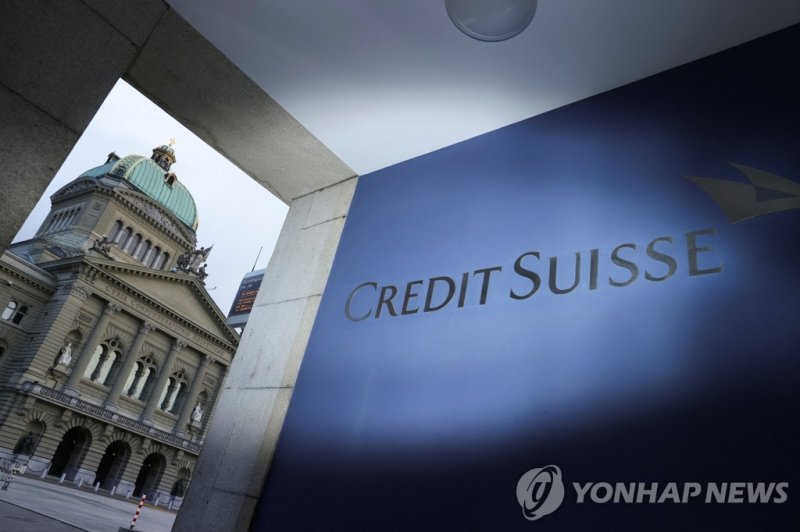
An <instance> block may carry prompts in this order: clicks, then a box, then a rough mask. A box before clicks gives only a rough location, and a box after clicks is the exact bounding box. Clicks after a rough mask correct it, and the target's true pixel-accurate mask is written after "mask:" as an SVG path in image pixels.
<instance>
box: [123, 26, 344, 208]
mask: <svg viewBox="0 0 800 532" xmlns="http://www.w3.org/2000/svg"><path fill="white" fill-rule="evenodd" d="M125 80H126V81H128V82H129V83H131V84H132V85H133V86H135V87H136V88H137V89H139V91H141V92H142V93H143V94H145V95H146V96H147V97H149V98H150V99H151V100H153V101H154V102H156V103H157V104H158V105H159V106H160V107H161V108H162V109H164V110H165V111H167V112H168V113H169V114H170V115H172V116H173V117H174V118H175V119H176V120H178V121H179V122H181V123H182V124H183V125H184V126H186V127H187V128H188V129H190V130H191V131H192V132H193V133H195V134H196V135H197V136H199V137H200V138H201V139H203V140H204V141H205V142H207V143H208V144H209V145H211V146H213V147H214V148H215V149H216V150H217V151H219V152H220V153H221V154H223V155H224V156H226V157H227V158H228V159H229V160H230V161H231V162H233V163H234V164H236V165H237V166H238V167H239V168H241V169H242V171H244V172H245V173H247V174H248V175H249V176H251V177H252V178H253V179H255V180H256V181H258V182H259V183H260V184H261V185H263V186H264V187H265V188H266V189H267V190H269V191H271V192H272V193H273V194H275V195H276V196H277V197H279V198H280V199H282V200H283V201H284V202H286V203H289V202H291V200H293V199H294V198H297V197H300V196H303V195H305V194H309V193H311V192H313V191H315V190H319V189H321V188H324V187H327V186H330V185H333V184H335V183H339V182H342V181H344V180H346V179H349V178H351V177H353V176H355V172H353V170H351V169H350V168H349V167H348V166H347V165H346V164H344V163H343V162H342V161H341V160H340V159H339V158H338V157H336V156H335V155H334V154H333V153H332V152H331V151H330V150H328V148H326V147H325V146H324V145H323V144H322V143H321V142H320V141H319V140H317V139H316V137H314V136H313V135H312V134H311V133H310V132H309V131H308V130H306V129H305V128H304V127H303V126H302V125H301V124H300V123H299V122H298V121H297V120H295V119H294V118H293V117H292V116H291V115H290V114H289V113H288V112H287V111H286V110H285V109H284V108H283V107H281V106H280V105H278V104H277V102H275V100H273V99H272V98H270V97H269V95H267V94H266V93H265V92H264V91H263V90H262V89H261V88H260V87H259V86H258V85H256V84H255V83H254V82H253V81H251V80H250V78H248V77H247V76H246V75H245V74H244V73H243V72H242V71H241V70H239V69H238V68H237V67H236V66H235V65H234V64H233V63H231V62H230V61H229V60H228V58H227V57H225V56H224V55H223V54H222V53H221V52H220V51H219V50H217V49H216V48H215V47H214V46H213V45H212V44H211V43H209V42H208V41H207V40H206V39H205V38H204V37H203V36H202V35H200V34H199V33H198V32H197V31H195V30H194V29H193V28H192V27H191V26H190V25H189V24H188V23H187V22H186V21H185V20H183V19H182V18H181V17H180V16H179V15H178V14H177V13H175V12H174V11H168V12H167V13H166V14H165V15H164V16H163V17H162V19H161V21H160V22H159V24H158V26H157V27H156V28H155V30H154V31H153V33H152V35H151V36H150V38H149V39H148V41H147V43H146V44H145V46H144V47H143V48H142V51H141V54H140V55H139V57H138V58H137V60H136V63H135V64H134V65H133V67H132V68H131V69H130V71H129V72H128V73H127V74H126V75H125Z"/></svg>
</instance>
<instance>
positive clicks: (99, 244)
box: [92, 235, 116, 260]
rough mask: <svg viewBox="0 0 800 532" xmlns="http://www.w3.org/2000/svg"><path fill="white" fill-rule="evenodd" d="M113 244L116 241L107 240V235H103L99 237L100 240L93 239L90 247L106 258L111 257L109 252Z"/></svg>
mask: <svg viewBox="0 0 800 532" xmlns="http://www.w3.org/2000/svg"><path fill="white" fill-rule="evenodd" d="M114 245H116V242H110V241H109V240H108V237H107V236H106V235H103V238H101V239H100V240H98V239H95V241H94V244H92V249H93V250H94V251H97V252H98V253H100V254H101V255H103V256H104V257H106V258H107V259H111V258H112V257H111V255H109V252H110V251H111V246H114ZM112 260H113V259H112Z"/></svg>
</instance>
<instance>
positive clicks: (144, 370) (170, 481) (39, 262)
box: [0, 145, 239, 501]
mask: <svg viewBox="0 0 800 532" xmlns="http://www.w3.org/2000/svg"><path fill="white" fill-rule="evenodd" d="M175 162H176V157H175V152H174V150H173V148H172V146H169V145H164V146H159V147H157V148H155V149H154V150H153V153H152V157H143V156H141V155H128V156H126V157H119V156H118V155H116V154H114V153H112V154H110V155H109V156H108V158H107V160H106V161H105V163H104V164H102V165H100V166H98V167H96V168H92V169H90V170H87V171H86V172H84V173H83V174H82V175H80V176H79V177H78V178H77V179H75V180H73V181H72V182H70V183H69V184H67V185H66V186H64V187H63V188H61V189H60V190H59V191H58V192H56V193H55V194H54V195H53V196H52V197H51V201H52V208H51V210H50V213H49V214H48V216H47V217H46V219H45V220H44V221H43V223H42V224H41V227H40V228H39V230H38V231H37V233H36V235H35V236H34V237H33V238H31V239H30V240H25V241H22V242H16V243H14V244H12V245H11V246H10V247H9V249H8V250H7V251H6V252H5V253H4V254H3V255H2V257H0V313H1V314H0V458H4V459H13V460H16V461H18V462H19V463H20V464H22V467H23V468H24V469H25V472H26V474H29V475H38V476H41V477H43V478H45V477H50V478H53V479H57V480H60V481H62V482H73V483H77V484H82V485H90V486H94V487H96V488H97V489H98V490H104V491H106V492H113V493H116V494H118V495H126V494H133V495H137V496H139V495H146V496H147V499H148V500H151V501H158V500H159V499H161V500H162V501H163V500H165V498H174V497H181V496H182V495H183V493H184V492H185V489H186V487H187V485H188V483H189V481H190V479H191V476H192V472H193V470H194V466H195V462H196V459H197V455H198V453H199V452H200V449H201V447H202V445H203V441H204V438H205V434H206V428H207V426H208V423H209V420H210V418H211V417H212V416H213V413H214V406H215V403H216V400H217V397H218V395H219V393H220V390H221V387H222V383H223V380H224V379H225V376H226V373H227V371H228V368H229V366H230V364H231V361H232V359H233V355H234V352H235V351H236V347H237V345H238V342H239V335H238V334H237V333H236V331H234V330H233V329H232V328H230V327H229V326H227V325H226V324H225V317H224V315H223V314H222V312H221V311H220V309H219V308H218V307H217V305H216V304H215V303H214V302H213V301H212V299H211V297H210V296H209V294H208V292H207V291H206V289H205V286H204V279H205V277H206V272H205V268H206V264H205V263H206V259H207V257H208V255H209V252H210V249H205V248H200V249H197V237H196V233H195V231H196V229H197V225H198V214H197V209H196V206H195V203H194V200H193V198H192V196H191V194H190V193H189V191H188V190H187V189H186V187H184V185H183V184H182V183H181V181H180V180H178V178H177V176H176V174H175V173H174V172H173V170H172V166H173V165H174V164H175Z"/></svg>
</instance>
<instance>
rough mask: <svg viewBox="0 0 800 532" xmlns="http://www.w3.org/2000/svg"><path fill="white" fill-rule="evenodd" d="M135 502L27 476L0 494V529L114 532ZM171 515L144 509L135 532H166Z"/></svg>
mask: <svg viewBox="0 0 800 532" xmlns="http://www.w3.org/2000/svg"><path fill="white" fill-rule="evenodd" d="M137 502H138V501H137V500H135V499H133V498H131V499H128V500H126V499H119V498H114V497H108V496H105V495H100V494H97V493H94V492H92V491H90V490H85V489H76V488H73V487H70V486H65V485H61V484H58V483H53V482H45V481H42V480H38V479H33V478H29V477H17V478H15V479H14V481H13V482H12V483H11V485H10V486H9V487H8V490H6V491H0V530H13V531H15V532H27V531H31V532H38V531H40V530H47V531H48V532H62V531H63V532H72V531H75V530H88V531H90V532H117V530H118V529H119V527H124V528H128V526H129V525H130V523H131V518H132V517H133V514H134V513H135V512H136V505H137ZM174 521H175V512H172V511H169V510H166V509H164V508H153V507H151V506H147V505H146V506H145V507H144V508H142V513H141V515H140V517H139V519H138V520H137V522H136V530H139V531H143V532H169V530H171V529H172V523H173V522H174Z"/></svg>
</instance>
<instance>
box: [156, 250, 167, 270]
mask: <svg viewBox="0 0 800 532" xmlns="http://www.w3.org/2000/svg"><path fill="white" fill-rule="evenodd" d="M167 264H169V253H167V252H166V251H165V252H164V255H162V257H161V262H160V263H159V265H158V269H159V270H163V269H164V268H166V267H167Z"/></svg>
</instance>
